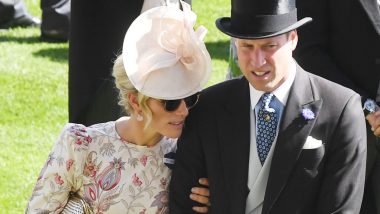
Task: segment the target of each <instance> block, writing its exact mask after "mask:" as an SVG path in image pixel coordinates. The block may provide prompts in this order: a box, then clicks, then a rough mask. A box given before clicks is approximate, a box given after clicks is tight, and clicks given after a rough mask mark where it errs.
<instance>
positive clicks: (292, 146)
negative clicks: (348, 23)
mask: <svg viewBox="0 0 380 214" xmlns="http://www.w3.org/2000/svg"><path fill="white" fill-rule="evenodd" d="M279 3H280V4H279ZM309 21H311V19H310V18H304V19H302V20H300V21H297V15H296V8H295V1H294V0H289V1H281V2H278V1H273V0H232V10H231V18H229V17H224V18H220V19H218V20H217V21H216V25H217V27H218V28H219V29H220V30H221V31H222V32H224V33H226V34H227V35H230V36H232V37H235V38H236V46H237V52H238V62H239V66H240V68H241V70H242V72H243V75H244V77H242V78H240V79H234V80H230V81H226V82H223V83H220V84H218V85H215V86H212V87H210V88H208V89H206V90H204V91H203V92H202V95H201V97H200V101H199V103H198V105H197V107H196V108H194V109H193V110H192V112H191V113H190V115H189V117H188V119H187V121H186V124H185V128H184V130H183V134H182V136H181V138H180V139H179V142H178V150H177V155H176V165H175V169H174V171H173V176H172V180H171V184H170V191H169V194H170V196H169V198H170V200H169V204H170V207H169V209H170V211H171V213H176V214H177V213H192V210H191V207H192V206H193V204H192V202H191V201H190V198H189V194H190V193H189V191H188V190H189V189H190V188H191V187H192V186H195V185H196V184H197V182H198V181H197V178H199V177H208V178H209V181H210V191H211V198H210V199H211V213H217V214H224V213H226V214H227V213H230V214H239V213H247V214H260V213H265V214H277V213H279V214H280V213H281V214H284V213H286V214H294V213H299V214H313V213H315V214H324V213H359V209H360V205H361V202H362V195H363V191H364V180H365V159H366V144H365V142H366V135H365V133H366V130H365V119H364V116H363V113H362V111H361V103H360V96H359V95H358V94H356V93H355V92H353V91H352V90H350V89H347V88H344V87H342V86H339V85H338V84H335V83H332V82H330V81H327V80H325V79H322V78H320V77H318V76H315V75H312V74H310V73H307V72H305V71H304V70H303V69H302V68H301V67H300V66H298V65H297V64H296V62H295V61H294V60H293V58H292V52H293V51H294V49H295V48H296V45H297V41H298V35H297V32H296V30H295V29H296V28H298V27H300V26H302V25H304V24H305V23H307V22H309ZM352 121H355V122H352Z"/></svg>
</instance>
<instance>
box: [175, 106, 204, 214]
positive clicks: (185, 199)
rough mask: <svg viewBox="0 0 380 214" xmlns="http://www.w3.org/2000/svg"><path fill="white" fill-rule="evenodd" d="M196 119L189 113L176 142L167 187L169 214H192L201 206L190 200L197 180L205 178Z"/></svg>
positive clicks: (194, 115)
mask: <svg viewBox="0 0 380 214" xmlns="http://www.w3.org/2000/svg"><path fill="white" fill-rule="evenodd" d="M197 107H198V106H197ZM196 109H197V108H195V109H194V110H196ZM196 117H197V113H196V112H195V111H194V112H191V113H190V116H189V117H188V118H187V120H186V123H185V128H184V130H183V132H182V135H181V137H180V139H179V140H178V144H177V146H178V149H177V153H176V160H175V167H174V169H173V174H172V178H171V182H170V187H169V210H170V212H171V213H194V210H193V207H194V206H202V205H200V204H197V203H195V202H194V201H192V200H191V198H190V194H191V189H192V188H193V187H196V186H199V182H198V179H199V178H203V177H207V174H206V168H205V160H204V154H203V149H202V145H201V142H200V139H199V137H198V130H197V128H198V127H197V125H196Z"/></svg>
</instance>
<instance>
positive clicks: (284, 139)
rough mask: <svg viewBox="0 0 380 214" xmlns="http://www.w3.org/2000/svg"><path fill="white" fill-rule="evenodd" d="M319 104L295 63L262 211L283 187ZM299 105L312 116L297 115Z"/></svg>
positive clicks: (310, 85) (304, 76)
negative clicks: (311, 113)
mask: <svg viewBox="0 0 380 214" xmlns="http://www.w3.org/2000/svg"><path fill="white" fill-rule="evenodd" d="M321 106H322V100H319V95H318V93H317V91H315V90H314V89H313V86H312V82H311V80H310V78H309V75H308V74H307V73H306V72H305V71H303V70H302V68H300V67H299V66H297V74H296V78H295V80H294V83H293V85H292V88H291V89H290V93H289V97H288V101H287V103H286V107H285V109H284V114H283V118H282V121H281V125H280V131H279V135H278V139H277V142H276V147H275V150H274V153H273V158H272V164H271V170H270V173H269V178H268V185H267V189H266V193H265V200H264V205H263V212H262V213H263V214H265V213H269V211H270V209H271V207H272V206H273V205H274V203H275V202H276V200H277V199H278V197H279V195H280V194H281V191H282V190H283V189H284V187H285V185H286V183H287V180H288V178H289V175H290V173H291V172H292V170H293V168H294V166H295V164H296V162H297V159H298V158H299V155H300V153H301V151H302V147H303V144H304V143H305V141H306V138H307V137H308V136H309V134H310V132H311V130H312V128H313V126H314V123H315V121H316V120H317V117H318V113H319V110H320V108H321ZM302 108H309V109H310V110H312V111H313V112H314V113H315V116H316V118H315V119H314V120H310V121H306V120H305V119H304V118H303V117H302V116H301V110H302Z"/></svg>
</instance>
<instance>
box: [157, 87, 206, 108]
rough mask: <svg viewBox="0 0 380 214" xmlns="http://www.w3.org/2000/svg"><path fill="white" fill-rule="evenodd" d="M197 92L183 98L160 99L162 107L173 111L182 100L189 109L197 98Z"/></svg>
mask: <svg viewBox="0 0 380 214" xmlns="http://www.w3.org/2000/svg"><path fill="white" fill-rule="evenodd" d="M199 95H200V94H199V92H198V93H196V94H193V95H191V96H189V97H185V98H183V99H178V100H160V101H161V102H162V103H163V104H164V108H165V110H166V111H169V112H170V111H175V110H177V109H178V107H179V106H180V105H181V102H182V100H183V101H185V104H186V108H187V109H191V108H193V107H194V106H195V105H196V104H197V102H198V100H199Z"/></svg>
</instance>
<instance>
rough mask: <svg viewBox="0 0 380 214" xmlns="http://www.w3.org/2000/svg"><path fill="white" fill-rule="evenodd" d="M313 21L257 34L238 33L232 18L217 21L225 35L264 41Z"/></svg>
mask: <svg viewBox="0 0 380 214" xmlns="http://www.w3.org/2000/svg"><path fill="white" fill-rule="evenodd" d="M311 21H312V18H310V17H305V18H303V19H301V20H299V21H297V22H295V23H294V24H292V25H290V26H288V27H285V28H283V29H281V30H278V31H274V32H256V33H247V32H238V31H236V30H235V29H234V28H233V27H232V24H231V18H230V17H222V18H219V19H217V20H216V21H215V24H216V27H217V28H218V29H219V30H220V31H222V32H223V33H225V34H227V35H229V36H231V37H234V38H239V39H264V38H269V37H274V36H278V35H281V34H284V33H287V32H289V31H292V30H294V29H297V28H299V27H301V26H302V25H304V24H306V23H309V22H311Z"/></svg>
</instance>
